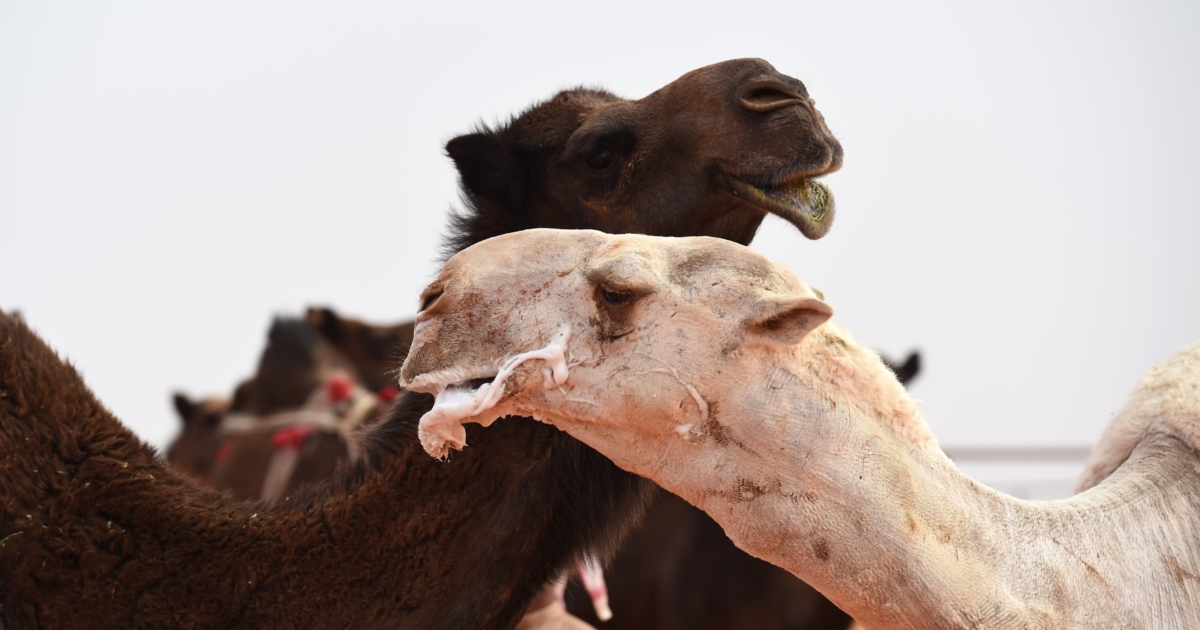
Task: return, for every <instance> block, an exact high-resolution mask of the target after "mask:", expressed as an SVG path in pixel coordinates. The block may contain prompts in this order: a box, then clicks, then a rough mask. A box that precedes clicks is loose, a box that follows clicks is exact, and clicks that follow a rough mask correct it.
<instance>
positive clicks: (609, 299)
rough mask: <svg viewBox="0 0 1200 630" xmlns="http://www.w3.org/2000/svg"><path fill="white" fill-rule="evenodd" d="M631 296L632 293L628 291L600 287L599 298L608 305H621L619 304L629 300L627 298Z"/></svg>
mask: <svg viewBox="0 0 1200 630" xmlns="http://www.w3.org/2000/svg"><path fill="white" fill-rule="evenodd" d="M632 298H633V294H632V293H630V292H629V291H616V290H614V289H600V299H602V300H604V303H605V304H608V305H609V306H621V305H623V304H625V303H627V302H629V300H630V299H632Z"/></svg>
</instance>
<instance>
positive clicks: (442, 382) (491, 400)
mask: <svg viewBox="0 0 1200 630" xmlns="http://www.w3.org/2000/svg"><path fill="white" fill-rule="evenodd" d="M570 338H571V326H570V325H569V324H563V325H562V326H560V327H559V329H558V332H556V333H554V336H553V337H551V338H550V342H549V343H547V344H546V345H545V346H544V347H542V348H539V349H537V350H530V351H528V352H522V353H521V354H518V355H516V356H512V357H509V358H508V359H507V360H506V361H504V364H503V365H501V366H500V369H499V370H495V368H491V369H488V368H475V369H469V368H461V367H452V368H448V369H445V370H439V371H437V372H431V373H429V374H422V375H421V376H418V377H417V378H415V379H413V380H412V382H410V383H407V384H406V385H405V387H406V388H407V389H411V390H413V391H419V392H428V393H431V394H434V395H435V396H436V398H435V400H434V403H433V409H430V410H429V411H428V412H426V413H425V415H424V416H421V422H420V424H419V425H418V427H417V437H418V438H420V440H421V446H422V447H423V448H424V449H425V452H426V453H429V454H430V455H432V456H433V457H436V458H438V459H442V458H445V457H446V455H448V454H449V453H450V449H452V448H453V449H454V450H456V451H457V450H462V448H463V447H464V446H466V445H467V432H466V430H465V429H463V426H462V425H463V423H465V422H478V423H479V424H482V425H483V426H488V425H490V424H491V423H492V422H493V421H495V420H496V418H498V417H500V414H487V412H488V411H489V410H491V409H492V408H493V407H495V406H496V403H498V402H500V399H501V398H503V397H504V393H505V386H506V384H507V381H508V377H509V376H510V375H511V374H512V373H513V371H514V370H516V369H517V366H519V365H521V364H522V363H524V362H526V361H529V360H532V359H541V360H543V361H545V362H546V367H544V368H542V374H543V377H544V380H543V383H542V384H543V385H544V386H545V388H546V389H554V388H555V387H558V386H559V385H562V384H563V383H565V382H567V377H568V376H569V374H568V370H567V358H566V350H567V341H568V340H570ZM489 373H490V375H489Z"/></svg>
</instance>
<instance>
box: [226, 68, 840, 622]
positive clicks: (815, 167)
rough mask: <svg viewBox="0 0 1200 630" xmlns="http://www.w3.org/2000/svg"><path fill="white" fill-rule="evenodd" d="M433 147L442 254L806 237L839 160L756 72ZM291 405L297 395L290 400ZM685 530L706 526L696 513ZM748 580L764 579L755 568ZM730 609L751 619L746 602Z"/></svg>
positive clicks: (799, 104)
mask: <svg viewBox="0 0 1200 630" xmlns="http://www.w3.org/2000/svg"><path fill="white" fill-rule="evenodd" d="M446 148H447V153H448V154H449V155H450V157H451V158H452V159H453V160H454V163H455V166H456V168H457V169H458V171H459V175H460V183H461V186H462V189H463V192H464V201H465V202H466V208H465V210H463V211H461V212H459V213H457V214H456V215H455V218H454V220H453V222H452V226H451V227H452V232H451V234H450V235H449V238H448V239H447V250H448V251H454V250H456V249H459V248H461V247H464V246H466V245H469V244H471V243H474V242H477V241H479V240H482V239H484V238H486V237H489V236H492V235H495V234H498V233H501V232H506V231H512V230H517V229H521V228H523V227H533V226H557V227H577V228H587V227H598V228H601V229H605V230H611V231H615V232H645V233H652V234H675V235H689V234H710V235H714V236H720V237H724V238H729V239H732V240H736V241H738V242H749V240H750V239H751V238H752V237H753V235H754V232H755V231H756V230H757V229H758V226H759V224H760V223H761V221H762V219H763V218H764V217H765V216H766V214H767V213H774V214H777V215H779V216H781V217H783V218H785V219H786V220H788V221H790V222H791V223H793V224H794V225H796V226H797V227H798V228H799V229H800V230H801V232H802V233H804V234H805V235H806V236H808V237H810V238H817V237H820V236H821V235H823V234H824V233H825V232H826V231H827V230H828V229H829V226H830V225H831V223H832V220H833V216H834V204H833V201H832V197H831V196H830V194H829V192H828V190H827V189H826V188H825V187H824V186H823V185H822V184H821V183H820V182H819V181H816V180H815V179H814V177H817V176H819V175H821V174H824V173H826V172H829V171H832V170H836V169H837V168H838V167H839V166H840V164H841V160H842V150H841V147H840V145H839V144H838V143H837V141H836V140H835V139H834V138H833V136H832V135H831V134H830V133H829V131H828V129H827V128H826V127H825V125H824V122H823V120H822V119H821V116H820V114H819V113H818V112H817V111H816V110H815V108H814V107H813V102H812V100H811V98H810V97H809V95H808V92H807V89H806V88H805V86H804V85H803V84H802V83H801V82H799V81H797V80H796V79H793V78H791V77H787V76H784V75H781V74H779V73H778V72H776V71H775V70H774V69H773V68H771V66H770V65H769V64H767V63H766V62H763V61H761V60H735V61H729V62H724V63H721V64H717V65H714V66H710V67H708V68H703V69H700V70H697V71H695V72H692V73H689V74H687V75H685V76H684V77H681V78H680V79H679V80H677V81H675V82H673V83H671V84H670V85H668V86H666V87H664V88H663V89H661V90H659V91H657V92H655V93H654V94H651V95H650V96H648V97H646V98H643V99H641V100H638V101H631V100H626V99H621V98H618V97H617V96H615V95H613V94H611V93H608V92H604V91H601V90H590V89H582V88H580V89H574V90H567V91H564V92H561V93H559V94H557V95H555V96H554V97H552V98H550V99H548V100H547V101H545V102H543V103H540V104H538V105H536V106H534V107H532V108H530V109H529V110H527V111H526V112H524V113H522V114H521V115H519V116H517V117H515V118H514V119H513V120H511V121H509V122H508V123H507V124H506V125H504V126H502V127H499V128H483V129H480V130H479V131H477V132H475V133H470V134H465V135H462V136H459V137H457V138H454V139H453V140H451V141H450V142H449V143H448V144H447V147H446ZM618 209H619V210H618ZM306 319H307V320H308V321H309V323H310V324H312V325H313V326H314V327H316V328H317V329H318V330H319V331H321V332H322V334H323V335H324V336H325V337H326V338H327V339H329V338H334V337H336V335H335V334H331V333H330V332H329V328H331V327H329V326H328V325H327V323H328V322H329V321H331V320H334V318H331V317H329V316H327V315H325V314H324V313H323V311H322V309H311V310H310V311H309V313H308V315H307V317H306ZM362 371H363V370H360V372H362ZM297 391H298V392H299V391H307V389H302V388H297ZM302 397H303V395H302V394H300V393H297V394H296V395H294V396H292V397H291V399H290V402H291V403H292V404H297V403H298V401H299V399H301V398H302ZM277 398H278V397H277ZM553 439H556V440H557V439H563V438H562V436H556V437H555V438H553ZM566 439H569V438H566ZM246 441H247V444H246V446H245V447H244V449H237V450H234V451H231V454H230V455H229V460H228V461H229V462H230V465H227V466H226V467H225V468H226V469H229V468H237V469H239V470H246V469H245V468H240V467H233V466H232V464H233V463H236V462H239V461H246V460H250V461H253V462H257V464H254V466H256V467H257V468H256V469H255V470H250V471H249V473H247V476H248V477H253V478H256V479H258V481H253V480H252V481H249V482H247V483H245V484H242V485H244V489H245V490H246V491H250V490H257V489H258V488H261V487H262V482H261V478H262V475H263V474H265V473H264V472H262V471H265V470H266V468H267V464H266V458H267V457H268V456H269V453H270V452H271V445H270V438H269V437H267V436H259V437H258V438H257V440H255V441H254V444H250V443H249V442H250V440H246ZM307 447H308V446H307V445H306V448H307ZM572 448H574V447H572ZM250 451H253V452H254V453H257V456H252V453H250ZM242 455H245V457H243V456H242ZM306 461H307V460H306ZM601 465H602V466H608V464H607V462H603V463H602V464H601ZM246 466H250V464H246ZM313 466H317V464H313ZM306 468H307V466H298V468H297V471H300V470H304V469H306ZM330 469H331V468H330V467H328V466H326V467H322V468H321V470H323V471H328V470H330ZM325 474H327V472H326V473H325ZM218 481H219V480H218ZM221 483H222V484H230V483H233V482H232V481H231V482H221ZM638 483H640V482H638ZM239 487H240V486H239ZM294 487H295V486H294V485H293V486H292V488H294ZM291 491H292V490H286V491H285V494H286V493H288V492H291ZM686 523H687V524H689V525H691V526H693V527H701V528H709V527H711V522H710V521H709V520H708V519H707V517H705V516H704V515H703V514H702V513H700V512H697V511H692V514H691V518H690V520H689V521H686ZM694 551H696V552H698V553H713V554H715V555H716V557H725V556H729V555H731V554H736V553H740V552H736V550H735V549H734V548H733V546H732V544H731V543H728V542H727V541H720V540H714V541H712V547H711V549H710V548H708V547H704V548H698V549H695V550H694ZM746 560H749V559H748V558H744V557H743V558H742V561H743V562H744V561H746ZM751 562H753V561H751ZM756 569H757V570H758V571H760V572H763V571H766V572H771V573H774V569H773V568H771V567H768V566H763V565H757V567H756ZM681 577H685V576H681ZM688 577H690V576H688ZM794 587H795V589H796V590H797V593H788V594H787V595H786V596H784V597H782V599H783V600H792V599H794V598H795V597H797V596H815V594H814V593H812V591H811V589H807V588H806V587H804V585H802V584H796V585H794ZM672 588H677V587H672ZM709 595H710V597H712V596H719V595H721V592H720V591H716V592H715V593H714V592H710V593H709ZM816 599H818V600H819V597H818V598H816ZM818 603H820V602H818ZM571 604H572V609H573V610H576V611H577V612H579V613H581V614H582V613H585V612H586V611H587V610H588V609H589V608H590V606H591V602H590V601H587V600H586V598H580V599H579V600H577V601H572V602H571ZM740 605H744V606H746V607H747V608H749V607H756V608H761V607H760V606H757V602H740ZM788 605H789V606H790V607H795V605H794V604H793V603H791V602H790V601H789V602H788ZM699 613H701V614H700V615H699V617H700V618H702V617H704V616H707V615H706V614H704V611H699ZM660 614H662V613H660ZM681 623H684V624H691V623H692V622H691V621H690V620H687V619H684V620H682V621H681ZM841 625H843V626H844V624H841ZM693 627H699V626H693ZM830 627H839V626H838V624H836V623H835V624H834V625H833V626H830Z"/></svg>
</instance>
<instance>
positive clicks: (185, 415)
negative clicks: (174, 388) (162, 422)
mask: <svg viewBox="0 0 1200 630" xmlns="http://www.w3.org/2000/svg"><path fill="white" fill-rule="evenodd" d="M171 399H172V400H173V401H174V402H175V411H176V412H178V413H179V419H180V420H182V421H183V423H184V424H187V423H188V421H189V420H191V419H192V414H194V413H195V412H196V403H193V402H192V401H191V400H188V397H187V396H184V395H183V394H180V393H178V392H176V393H175V395H174V396H172V397H171Z"/></svg>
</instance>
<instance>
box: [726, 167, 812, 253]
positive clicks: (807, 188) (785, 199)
mask: <svg viewBox="0 0 1200 630" xmlns="http://www.w3.org/2000/svg"><path fill="white" fill-rule="evenodd" d="M730 184H731V185H732V186H731V187H732V188H733V191H734V193H735V194H737V195H738V197H741V198H742V199H744V200H746V201H748V202H750V203H752V204H754V205H756V206H759V207H761V208H762V209H764V210H766V211H767V212H770V213H771V214H774V215H778V216H779V217H781V218H783V219H784V220H786V221H787V222H789V223H791V224H792V225H795V226H796V227H797V228H799V229H800V231H801V232H802V233H803V234H804V235H805V236H807V237H808V238H811V239H818V238H821V237H822V236H824V235H825V233H826V232H828V231H829V227H830V226H831V225H832V224H833V211H834V203H833V193H831V192H830V191H829V187H828V186H826V185H825V184H824V182H819V181H817V180H816V179H813V178H812V177H798V178H794V179H792V180H790V181H786V182H783V183H778V184H753V183H750V182H748V181H745V180H742V179H738V178H736V177H730Z"/></svg>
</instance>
